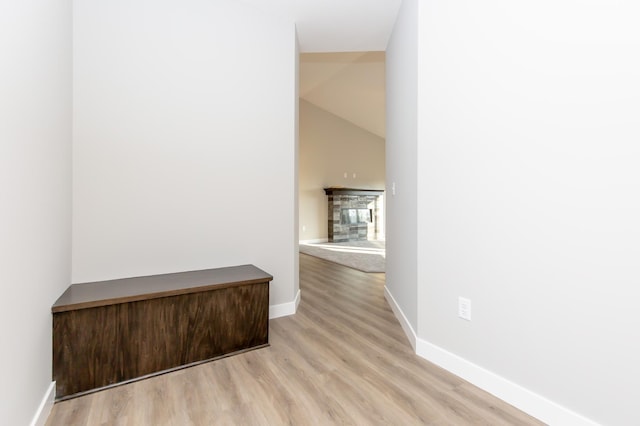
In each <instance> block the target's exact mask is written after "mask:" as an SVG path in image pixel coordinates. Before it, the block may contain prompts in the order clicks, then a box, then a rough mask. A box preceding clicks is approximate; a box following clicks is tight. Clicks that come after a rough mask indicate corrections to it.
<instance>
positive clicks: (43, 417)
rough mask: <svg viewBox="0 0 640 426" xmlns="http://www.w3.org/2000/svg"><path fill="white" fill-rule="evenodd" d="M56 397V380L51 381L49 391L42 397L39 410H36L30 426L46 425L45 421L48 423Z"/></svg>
mask: <svg viewBox="0 0 640 426" xmlns="http://www.w3.org/2000/svg"><path fill="white" fill-rule="evenodd" d="M55 399H56V382H51V384H50V385H49V387H48V388H47V392H46V393H45V394H44V397H43V398H42V402H40V406H39V407H38V411H36V414H35V415H34V416H33V420H31V423H30V426H44V425H45V423H47V419H48V418H49V414H51V409H52V408H53V403H54V402H55Z"/></svg>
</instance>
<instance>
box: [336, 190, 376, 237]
mask: <svg viewBox="0 0 640 426" xmlns="http://www.w3.org/2000/svg"><path fill="white" fill-rule="evenodd" d="M324 192H325V194H327V201H328V212H327V213H328V215H327V219H328V221H327V225H328V240H329V242H345V241H362V240H377V239H378V238H379V237H380V236H381V235H380V234H381V230H382V222H381V220H382V214H381V212H382V202H383V197H382V195H383V194H384V191H383V190H378V189H355V188H333V187H332V188H324Z"/></svg>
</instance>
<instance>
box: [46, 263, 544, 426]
mask: <svg viewBox="0 0 640 426" xmlns="http://www.w3.org/2000/svg"><path fill="white" fill-rule="evenodd" d="M384 279H385V277H384V274H367V273H363V272H359V271H356V270H353V269H350V268H346V267H344V266H340V265H337V264H333V263H330V262H327V261H324V260H320V259H317V258H314V257H311V256H307V255H300V287H301V291H302V301H301V303H300V307H299V309H298V312H297V313H296V314H295V315H293V316H290V317H284V318H278V319H275V320H271V321H270V336H269V340H270V343H271V346H270V347H268V348H263V349H259V350H255V351H251V352H247V353H244V354H241V355H237V356H233V357H229V358H224V359H220V360H217V361H213V362H210V363H206V364H202V365H199V366H196V367H191V368H187V369H184V370H180V371H176V372H173V373H170V374H165V375H162V376H158V377H154V378H150V379H146V380H142V381H139V382H136V383H132V384H128V385H124V386H119V387H116V388H113V389H109V390H105V391H101V392H97V393H94V394H90V395H86V396H83V397H80V398H76V399H72V400H69V401H64V402H60V403H57V404H55V406H54V408H53V411H52V413H51V416H50V417H49V420H48V422H47V425H48V426H57V425H65V426H66V425H154V426H155V425H284V424H291V425H332V424H353V425H380V424H394V425H539V424H541V423H540V422H538V421H537V420H535V419H533V418H531V417H529V416H527V415H526V414H524V413H522V412H520V411H518V410H517V409H515V408H513V407H512V406H510V405H508V404H506V403H504V402H502V401H500V400H499V399H497V398H494V397H493V396H491V395H489V394H487V393H486V392H483V391H481V390H480V389H478V388H476V387H475V386H472V385H471V384H469V383H467V382H465V381H464V380H462V379H460V378H458V377H456V376H453V375H451V374H449V373H447V372H446V371H444V370H442V369H440V368H438V367H436V366H434V365H433V364H431V363H429V362H427V361H425V360H423V359H421V358H419V357H418V356H416V355H415V354H414V353H413V351H412V349H411V346H410V345H409V342H408V341H407V338H406V337H405V335H404V334H403V331H402V329H401V328H400V325H399V323H398V321H397V320H396V318H395V317H394V315H393V313H392V312H391V310H390V308H389V306H388V305H387V303H386V301H385V299H384V295H383V288H384Z"/></svg>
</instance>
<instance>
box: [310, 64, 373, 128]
mask: <svg viewBox="0 0 640 426" xmlns="http://www.w3.org/2000/svg"><path fill="white" fill-rule="evenodd" d="M384 68H385V65H384V52H353V53H306V54H302V55H300V98H302V99H304V100H306V101H308V102H310V103H312V104H314V105H316V106H317V107H319V108H322V109H324V110H326V111H329V112H330V113H332V114H334V115H337V116H338V117H340V118H343V119H344V120H347V121H349V122H351V123H352V124H355V125H356V126H358V127H361V128H363V129H365V130H367V131H369V132H371V133H373V134H375V135H377V136H380V137H381V138H384V137H385V74H384Z"/></svg>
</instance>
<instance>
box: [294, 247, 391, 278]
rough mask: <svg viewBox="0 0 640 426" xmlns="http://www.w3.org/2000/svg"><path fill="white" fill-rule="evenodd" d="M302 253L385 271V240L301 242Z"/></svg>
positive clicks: (359, 268)
mask: <svg viewBox="0 0 640 426" xmlns="http://www.w3.org/2000/svg"><path fill="white" fill-rule="evenodd" d="M300 253H304V254H308V255H311V256H315V257H319V258H320V259H324V260H328V261H330V262H334V263H339V264H340V265H344V266H348V267H350V268H353V269H357V270H359V271H363V272H384V271H385V244H384V241H349V242H347V243H319V244H302V243H301V244H300Z"/></svg>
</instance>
